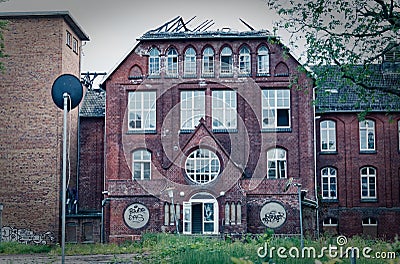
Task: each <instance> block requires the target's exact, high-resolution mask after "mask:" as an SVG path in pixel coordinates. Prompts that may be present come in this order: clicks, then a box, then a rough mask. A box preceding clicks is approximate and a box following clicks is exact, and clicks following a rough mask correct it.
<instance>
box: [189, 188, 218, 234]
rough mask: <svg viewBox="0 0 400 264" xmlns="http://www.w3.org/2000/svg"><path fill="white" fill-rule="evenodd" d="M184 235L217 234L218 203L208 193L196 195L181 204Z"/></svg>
mask: <svg viewBox="0 0 400 264" xmlns="http://www.w3.org/2000/svg"><path fill="white" fill-rule="evenodd" d="M183 233H184V234H218V202H217V200H216V199H215V197H214V196H212V195H211V194H208V193H198V194H195V195H193V196H192V198H190V200H189V202H184V203H183Z"/></svg>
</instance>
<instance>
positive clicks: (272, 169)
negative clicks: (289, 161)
mask: <svg viewBox="0 0 400 264" xmlns="http://www.w3.org/2000/svg"><path fill="white" fill-rule="evenodd" d="M267 159H268V162H267V171H268V178H269V179H280V178H286V150H284V149H282V148H274V149H270V150H268V152H267Z"/></svg>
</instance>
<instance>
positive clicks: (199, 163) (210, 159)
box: [185, 149, 221, 184]
mask: <svg viewBox="0 0 400 264" xmlns="http://www.w3.org/2000/svg"><path fill="white" fill-rule="evenodd" d="M220 169H221V166H220V162H219V159H218V157H217V155H216V154H215V153H214V152H212V151H211V150H208V149H197V150H195V151H193V152H192V153H190V154H189V156H188V157H187V159H186V164H185V170H186V175H187V176H188V177H189V179H190V180H191V181H192V182H194V183H198V184H206V183H209V182H212V181H214V180H215V179H216V178H217V176H218V174H219V172H220Z"/></svg>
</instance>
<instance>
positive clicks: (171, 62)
mask: <svg viewBox="0 0 400 264" xmlns="http://www.w3.org/2000/svg"><path fill="white" fill-rule="evenodd" d="M178 73H179V54H178V51H177V50H176V49H175V48H169V49H168V51H167V67H166V74H167V76H168V77H175V78H176V77H178Z"/></svg>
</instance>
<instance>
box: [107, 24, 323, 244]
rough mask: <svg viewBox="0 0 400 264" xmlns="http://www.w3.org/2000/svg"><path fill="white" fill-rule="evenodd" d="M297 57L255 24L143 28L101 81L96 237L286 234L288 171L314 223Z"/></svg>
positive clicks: (307, 100)
mask: <svg viewBox="0 0 400 264" xmlns="http://www.w3.org/2000/svg"><path fill="white" fill-rule="evenodd" d="M298 66H300V65H299V63H298V62H297V61H296V60H295V59H294V58H293V57H292V56H291V55H290V53H289V52H288V50H287V49H286V48H285V47H284V46H283V45H282V43H281V42H280V41H279V39H278V38H277V37H275V36H273V35H272V34H270V33H269V32H268V31H265V30H261V31H256V30H251V31H247V32H237V31H234V30H230V29H222V30H219V31H202V30H201V27H200V29H196V30H189V29H188V28H187V27H186V24H185V23H184V22H183V20H182V19H181V18H179V17H178V18H177V19H175V20H172V21H170V22H169V23H167V24H165V25H163V26H162V27H160V28H158V29H156V30H151V31H149V32H147V33H145V34H144V35H143V36H142V37H141V38H140V39H139V42H138V44H137V45H136V46H135V47H134V48H133V50H132V52H130V53H129V55H128V56H126V57H125V58H124V60H123V61H122V62H121V63H120V64H119V65H118V66H117V67H116V68H115V69H114V70H113V71H112V72H110V73H109V75H108V77H107V78H106V80H105V81H104V83H103V86H102V87H103V88H104V89H105V90H106V92H107V96H106V114H105V190H104V191H105V194H106V195H105V197H104V198H105V200H104V203H103V204H104V209H105V214H104V222H105V226H104V227H105V228H104V230H105V238H107V240H108V241H110V242H118V241H124V240H127V239H128V240H129V239H135V238H137V237H138V236H139V235H140V234H142V233H143V232H149V231H150V232H161V231H168V232H175V231H177V232H183V233H184V234H195V233H201V234H219V233H237V234H240V233H245V232H252V233H262V232H264V231H265V229H266V228H267V227H271V228H274V229H275V232H276V233H284V234H298V233H299V232H300V229H299V226H300V223H299V203H298V195H297V194H298V192H297V188H296V187H293V186H292V185H288V186H289V188H288V190H287V191H286V192H285V190H284V188H285V186H286V184H287V182H288V179H289V178H293V179H294V181H293V183H299V184H302V187H301V189H302V190H303V196H305V197H304V199H303V201H304V206H305V216H304V226H305V229H307V230H308V231H309V232H313V231H315V229H316V221H315V215H316V214H315V207H314V208H313V206H314V205H315V202H314V201H315V192H314V188H315V184H314V178H315V175H314V164H315V163H314V156H313V153H314V144H313V143H314V139H313V135H314V130H313V127H314V125H313V124H314V123H313V107H312V89H313V82H312V80H311V79H310V78H308V77H307V76H306V74H305V73H303V72H299V71H298ZM295 78H296V79H297V80H298V82H297V85H298V87H292V86H291V84H292V82H291V81H292V80H294V79H295ZM298 88H299V89H298ZM171 194H172V195H173V196H172V197H171ZM307 205H308V206H307ZM177 225H178V226H177Z"/></svg>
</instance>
